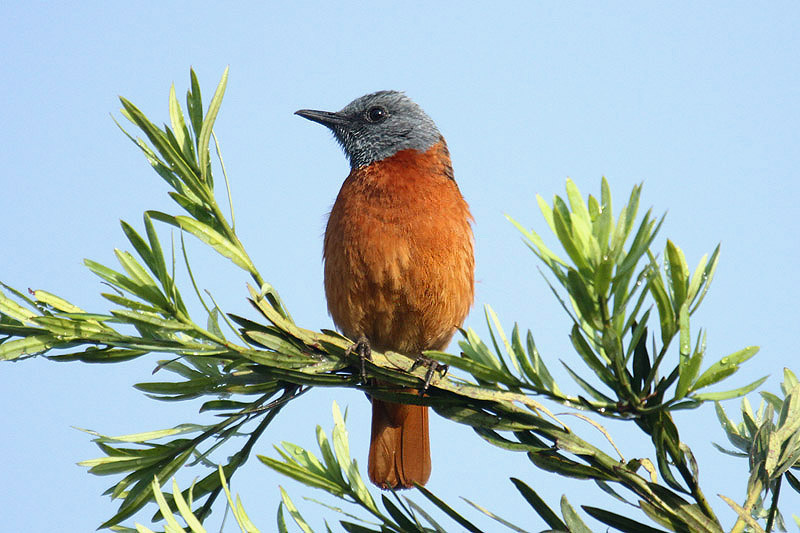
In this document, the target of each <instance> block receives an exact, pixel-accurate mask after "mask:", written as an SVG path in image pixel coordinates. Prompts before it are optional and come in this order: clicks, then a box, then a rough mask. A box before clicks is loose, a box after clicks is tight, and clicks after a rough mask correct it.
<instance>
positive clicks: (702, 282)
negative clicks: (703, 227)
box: [687, 244, 720, 313]
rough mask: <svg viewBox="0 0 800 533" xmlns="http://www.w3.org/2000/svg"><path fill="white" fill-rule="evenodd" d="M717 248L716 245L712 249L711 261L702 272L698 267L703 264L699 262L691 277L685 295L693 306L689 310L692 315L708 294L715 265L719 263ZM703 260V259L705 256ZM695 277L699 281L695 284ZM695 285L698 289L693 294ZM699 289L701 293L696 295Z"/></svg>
mask: <svg viewBox="0 0 800 533" xmlns="http://www.w3.org/2000/svg"><path fill="white" fill-rule="evenodd" d="M719 248H720V245H719V244H718V245H717V247H716V248H714V252H713V253H712V254H711V259H709V261H708V263H707V264H706V265H704V266H703V268H702V272H701V269H700V265H702V264H703V262H702V261H701V262H700V265H698V267H697V269H696V270H695V273H694V275H693V276H692V283H691V285H690V287H689V294H688V295H687V297H688V298H689V299H690V301H691V302H693V304H694V305H693V307H692V309H691V312H692V313H694V312H695V311H696V310H697V308H698V307H700V304H701V303H703V299H704V298H705V297H706V293H708V289H709V287H710V286H711V280H712V279H714V272H716V270H717V263H718V262H719ZM703 258H704V259H705V256H704V257H703ZM695 276H699V278H700V279H699V281H698V282H695V279H694V278H695ZM695 285H697V287H698V288H697V289H695V290H694V292H693V288H694V287H695ZM700 287H702V291H701V292H699V293H698V292H697V291H698V290H699V288H700Z"/></svg>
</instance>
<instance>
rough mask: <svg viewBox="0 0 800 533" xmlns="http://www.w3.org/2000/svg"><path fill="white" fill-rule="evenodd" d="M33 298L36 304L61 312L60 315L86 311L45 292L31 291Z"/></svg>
mask: <svg viewBox="0 0 800 533" xmlns="http://www.w3.org/2000/svg"><path fill="white" fill-rule="evenodd" d="M33 296H34V298H36V301H37V302H39V303H43V304H45V305H47V306H50V307H52V308H53V309H55V310H57V311H61V312H62V313H86V311H84V310H83V309H81V308H80V307H78V306H77V305H73V304H71V303H69V302H68V301H66V300H65V299H63V298H60V297H58V296H56V295H55V294H51V293H49V292H47V291H42V290H35V291H33Z"/></svg>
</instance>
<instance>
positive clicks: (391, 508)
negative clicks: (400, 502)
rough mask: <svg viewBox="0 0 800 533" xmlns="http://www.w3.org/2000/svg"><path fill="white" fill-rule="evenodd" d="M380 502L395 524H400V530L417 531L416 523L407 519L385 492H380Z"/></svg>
mask: <svg viewBox="0 0 800 533" xmlns="http://www.w3.org/2000/svg"><path fill="white" fill-rule="evenodd" d="M381 503H383V507H384V508H385V509H386V511H387V512H388V513H389V515H390V516H391V517H392V518H393V519H394V521H395V522H397V525H398V526H400V528H401V531H419V527H418V526H417V524H415V523H414V522H412V521H411V520H409V519H408V517H407V516H406V515H405V514H403V512H402V511H401V510H400V508H398V507H397V506H396V505H395V504H394V503H392V500H390V499H389V498H387V497H386V494H381Z"/></svg>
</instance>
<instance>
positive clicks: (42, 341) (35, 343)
mask: <svg viewBox="0 0 800 533" xmlns="http://www.w3.org/2000/svg"><path fill="white" fill-rule="evenodd" d="M57 344H58V341H57V340H56V339H55V338H54V337H53V336H52V335H47V334H45V335H31V336H29V337H24V338H22V339H14V340H11V341H6V342H4V343H2V344H0V360H2V361H13V360H14V359H18V358H19V357H21V356H23V355H35V354H39V353H44V352H46V351H48V350H49V349H50V348H53V347H54V346H56V345H57Z"/></svg>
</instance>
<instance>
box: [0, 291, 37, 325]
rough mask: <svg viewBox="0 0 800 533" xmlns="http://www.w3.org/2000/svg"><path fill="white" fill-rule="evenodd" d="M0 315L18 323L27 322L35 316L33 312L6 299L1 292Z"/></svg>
mask: <svg viewBox="0 0 800 533" xmlns="http://www.w3.org/2000/svg"><path fill="white" fill-rule="evenodd" d="M0 313H2V314H4V315H6V316H10V317H11V318H13V319H16V320H18V321H20V322H29V321H30V319H31V318H33V317H35V316H37V314H36V313H34V312H33V311H31V310H29V309H27V308H25V307H23V306H21V305H19V304H18V303H17V302H15V301H14V300H11V299H9V298H7V297H6V296H5V295H4V294H3V293H2V292H0Z"/></svg>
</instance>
